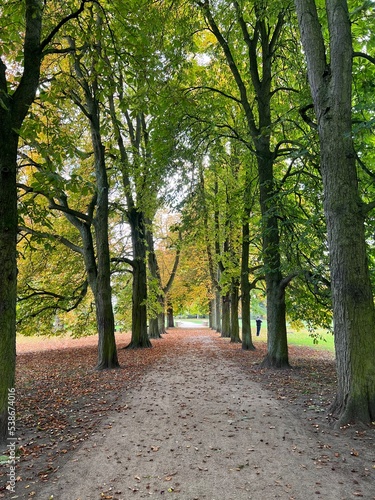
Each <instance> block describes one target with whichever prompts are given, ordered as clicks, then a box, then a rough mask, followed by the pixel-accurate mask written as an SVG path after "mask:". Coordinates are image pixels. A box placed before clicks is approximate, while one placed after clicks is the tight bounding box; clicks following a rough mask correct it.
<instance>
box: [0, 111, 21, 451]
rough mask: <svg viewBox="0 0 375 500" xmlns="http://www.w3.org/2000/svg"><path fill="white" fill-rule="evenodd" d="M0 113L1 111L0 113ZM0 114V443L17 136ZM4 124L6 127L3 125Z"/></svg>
mask: <svg viewBox="0 0 375 500" xmlns="http://www.w3.org/2000/svg"><path fill="white" fill-rule="evenodd" d="M1 114H3V113H1ZM1 114H0V151H1V155H0V261H1V271H0V366H1V377H0V444H3V443H6V440H7V432H8V411H7V408H8V390H9V389H12V388H14V383H15V366H16V298H17V262H16V241H17V190H16V166H17V162H16V158H17V143H18V137H17V136H16V134H15V133H14V132H12V131H11V126H9V124H7V123H4V122H3V121H2V120H1ZM7 125H8V126H7Z"/></svg>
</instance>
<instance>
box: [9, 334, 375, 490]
mask: <svg viewBox="0 0 375 500" xmlns="http://www.w3.org/2000/svg"><path fill="white" fill-rule="evenodd" d="M202 332H203V335H210V336H212V337H214V338H215V345H216V347H217V350H218V351H220V353H221V355H224V356H225V357H226V359H228V360H230V361H231V362H233V363H234V364H236V365H237V366H240V367H241V368H242V369H243V370H244V371H245V372H246V374H247V376H249V377H251V378H252V379H253V380H254V381H257V382H259V383H261V384H262V385H263V386H264V387H266V388H267V389H268V390H270V391H271V392H272V393H273V394H274V396H275V397H276V398H277V399H279V400H284V401H285V402H286V403H287V404H288V406H290V407H291V408H293V407H294V408H295V410H296V411H297V412H300V413H301V412H306V413H307V414H308V418H309V419H310V420H311V425H312V426H313V428H314V429H315V430H316V432H324V430H322V429H323V427H322V426H323V424H324V420H325V415H326V413H327V410H328V407H329V404H330V401H331V399H332V397H333V394H334V390H335V384H336V379H335V366H334V361H333V359H332V357H331V356H330V355H329V354H327V353H325V352H322V351H317V350H314V349H310V348H301V347H294V346H292V347H290V361H291V364H292V365H293V366H294V367H295V368H294V369H291V370H281V371H280V370H277V371H276V370H261V369H259V364H260V362H261V361H262V359H263V357H264V356H265V354H266V346H265V344H264V343H261V342H259V343H257V350H256V351H254V352H249V351H242V350H241V345H239V344H231V343H230V342H229V340H228V339H222V338H220V337H219V335H218V334H217V333H215V332H212V331H210V330H208V329H206V330H192V329H189V330H179V329H177V330H170V333H169V334H168V335H166V336H165V337H164V338H163V339H158V340H154V341H153V342H152V343H153V348H151V349H138V350H125V349H121V348H122V347H124V346H125V345H127V344H128V343H129V340H130V336H126V335H125V336H121V341H120V342H119V343H118V355H119V361H120V364H121V369H118V370H111V371H103V372H98V371H94V370H93V367H94V366H95V363H96V346H95V345H86V346H85V345H83V346H80V347H71V348H69V342H67V341H65V342H64V349H55V350H45V347H46V346H45V344H46V342H48V341H45V340H44V341H43V343H44V345H43V349H44V350H43V351H38V350H37V346H36V347H35V346H34V349H35V350H36V352H32V353H23V354H20V355H19V356H18V357H17V437H18V455H19V462H18V464H17V482H19V483H22V489H24V490H25V491H26V490H28V491H30V494H29V495H28V496H33V495H32V493H33V485H34V484H36V483H38V482H40V481H48V480H50V478H51V477H52V476H53V474H54V473H55V472H56V471H57V470H58V469H59V467H61V465H63V463H64V462H65V461H66V460H68V459H69V457H70V456H71V452H72V451H73V450H74V449H76V448H77V447H78V446H81V445H82V444H84V442H85V440H86V439H87V438H88V437H89V436H90V435H92V434H93V433H95V430H96V429H97V427H98V426H99V424H101V423H102V421H103V420H104V418H105V417H106V416H107V415H108V414H109V412H112V411H117V412H126V411H127V410H128V408H127V405H126V404H125V403H124V400H123V396H124V394H125V393H126V391H127V390H128V389H129V388H131V387H134V386H135V385H136V384H138V385H140V384H142V375H143V374H144V373H145V372H146V370H152V369H153V366H154V365H155V363H156V362H160V361H161V360H163V361H162V362H163V363H167V362H168V359H169V358H172V357H174V356H181V355H183V354H184V349H188V348H189V347H188V344H186V343H185V344H184V346H185V347H182V345H181V337H182V336H189V337H192V342H191V344H190V346H191V348H194V349H197V348H198V349H204V348H205V345H204V343H202V342H199V341H198V340H197V341H195V340H194V336H197V337H198V336H199V337H200V338H201V337H202ZM92 340H93V339H91V342H87V343H91V344H93V342H92ZM57 344H58V343H57ZM71 344H72V345H73V346H74V345H76V343H75V342H74V341H72V342H71ZM83 344H84V342H83ZM51 345H52V346H53V347H56V345H54V344H53V340H52V342H51ZM186 346H187V347H186ZM205 355H207V356H213V357H218V356H217V353H216V352H215V351H212V350H209V351H208V352H207V353H206V354H205ZM224 411H225V409H224V408H223V412H224ZM192 417H193V416H189V418H192ZM102 425H103V427H105V426H107V428H110V426H111V424H110V422H108V421H106V422H103V423H102ZM353 432H357V437H361V438H364V439H366V438H368V436H366V432H365V433H364V435H362V436H360V435H359V433H358V431H353ZM371 444H372V443H371ZM158 450H159V446H153V447H152V448H151V451H152V452H157V451H158ZM351 450H352V453H351V454H352V456H353V457H358V455H359V451H357V448H353V447H352V448H351ZM336 457H337V459H340V453H339V452H337V455H336ZM320 459H321V460H322V459H323V458H322V457H320ZM370 467H371V465H370ZM6 473H7V469H6V466H5V467H4V466H2V467H1V468H0V498H1V497H4V496H5V495H6V493H7V492H6V491H5V483H6V481H5V478H6ZM172 476H173V473H169V474H166V477H165V481H167V482H168V481H170V480H171V479H172ZM103 495H106V496H103V497H102V498H112V494H111V493H103Z"/></svg>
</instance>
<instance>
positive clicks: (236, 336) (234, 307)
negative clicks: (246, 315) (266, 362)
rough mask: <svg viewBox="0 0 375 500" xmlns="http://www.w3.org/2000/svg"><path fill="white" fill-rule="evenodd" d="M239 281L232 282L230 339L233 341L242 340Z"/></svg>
mask: <svg viewBox="0 0 375 500" xmlns="http://www.w3.org/2000/svg"><path fill="white" fill-rule="evenodd" d="M238 288H239V286H238V283H235V282H233V283H232V290H231V294H230V295H231V299H230V323H231V330H230V341H231V342H238V343H239V342H241V339H240V327H239V321H238V303H239V293H238Z"/></svg>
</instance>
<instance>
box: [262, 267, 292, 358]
mask: <svg viewBox="0 0 375 500" xmlns="http://www.w3.org/2000/svg"><path fill="white" fill-rule="evenodd" d="M280 282H281V276H280V273H278V272H275V273H274V276H273V275H272V274H271V273H267V275H266V283H267V323H268V330H267V333H268V338H267V355H266V357H265V358H264V360H263V361H262V364H261V366H262V367H266V368H289V366H290V365H289V360H288V344H287V331H286V321H285V310H286V306H285V288H284V287H283V286H281V284H280Z"/></svg>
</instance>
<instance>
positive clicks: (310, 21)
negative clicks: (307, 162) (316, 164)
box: [295, 0, 375, 424]
mask: <svg viewBox="0 0 375 500" xmlns="http://www.w3.org/2000/svg"><path fill="white" fill-rule="evenodd" d="M295 5H296V9H297V14H298V22H299V26H300V32H301V39H302V44H303V47H304V51H305V54H306V60H307V71H308V78H309V83H310V88H311V95H312V98H313V102H314V108H315V115H316V118H317V124H318V132H319V138H320V152H321V153H320V154H321V171H322V177H323V187H324V199H325V201H324V210H325V216H326V220H327V232H328V245H329V252H330V268H331V282H332V297H333V319H334V334H335V349H336V360H337V374H338V386H337V393H336V398H335V401H334V403H333V405H332V412H333V415H334V416H335V417H336V418H337V419H338V421H339V423H340V424H345V423H348V422H352V421H360V422H365V423H369V422H373V421H374V420H375V364H374V353H375V310H374V301H373V295H372V289H371V282H370V276H369V269H368V258H367V247H366V239H365V230H364V220H365V217H366V214H367V213H368V211H369V209H371V208H373V205H372V204H371V205H370V206H366V205H365V204H364V203H363V202H362V200H361V198H360V195H359V189H358V176H357V169H356V154H355V150H354V146H353V134H352V59H353V46H352V34H351V22H350V17H349V12H348V3H347V1H346V0H326V1H325V9H326V15H327V20H328V32H329V46H326V45H325V40H324V36H323V33H322V28H321V24H320V19H319V16H318V10H317V5H316V2H315V1H314V0H295ZM328 54H329V55H328Z"/></svg>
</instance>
